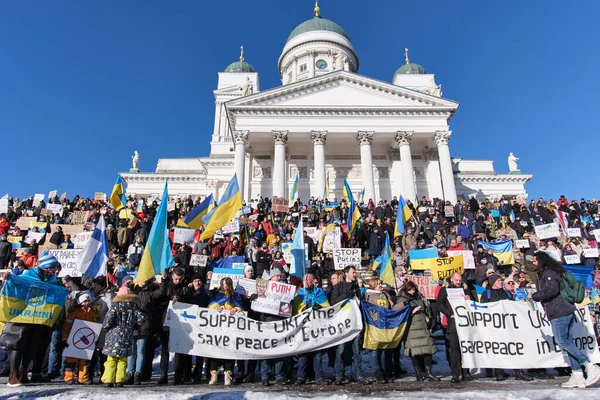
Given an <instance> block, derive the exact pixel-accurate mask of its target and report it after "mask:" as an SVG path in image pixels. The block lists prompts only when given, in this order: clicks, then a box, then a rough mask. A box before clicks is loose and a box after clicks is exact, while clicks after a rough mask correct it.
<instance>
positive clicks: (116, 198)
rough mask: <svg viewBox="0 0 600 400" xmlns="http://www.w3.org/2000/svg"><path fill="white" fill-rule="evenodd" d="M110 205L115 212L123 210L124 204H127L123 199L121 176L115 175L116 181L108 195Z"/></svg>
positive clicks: (123, 189)
mask: <svg viewBox="0 0 600 400" xmlns="http://www.w3.org/2000/svg"><path fill="white" fill-rule="evenodd" d="M110 204H112V206H113V208H114V209H115V210H117V211H118V210H120V209H121V208H124V207H125V204H127V199H126V198H125V182H123V179H122V178H121V174H119V175H117V181H116V182H115V186H113V190H112V193H111V194H110Z"/></svg>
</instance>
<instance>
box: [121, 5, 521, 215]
mask: <svg viewBox="0 0 600 400" xmlns="http://www.w3.org/2000/svg"><path fill="white" fill-rule="evenodd" d="M405 54H406V56H405V58H406V60H405V62H406V63H405V64H404V65H402V66H401V67H400V68H398V70H396V72H395V74H394V76H393V78H392V82H391V83H389V82H383V81H380V80H377V79H373V78H369V77H366V76H363V75H359V74H358V68H359V59H358V55H357V54H356V52H355V51H354V47H353V46H352V42H351V41H350V38H349V36H348V34H347V33H346V32H345V31H344V30H343V29H342V28H341V27H340V26H339V25H338V24H336V23H335V22H333V21H330V20H328V19H325V18H322V17H321V16H320V9H319V7H318V5H316V7H315V10H314V17H313V18H311V19H309V20H307V21H305V22H303V23H301V24H300V25H298V26H297V27H296V28H295V29H294V30H293V31H292V32H291V33H290V35H289V37H288V39H287V42H286V43H285V46H284V47H283V51H282V52H281V56H279V60H278V64H277V65H278V69H279V73H280V75H281V81H282V85H281V86H279V87H275V88H272V89H268V90H265V91H260V85H259V78H258V72H256V71H255V70H254V68H253V67H252V65H250V64H249V63H248V62H246V61H245V60H244V54H243V48H242V54H241V56H240V59H239V61H236V62H234V63H232V64H231V65H229V66H228V67H227V68H226V69H225V71H224V72H219V81H218V85H217V89H216V90H215V91H214V95H215V121H214V130H213V134H212V139H211V142H210V145H211V151H210V155H209V156H208V157H201V158H161V159H159V160H158V164H157V166H156V171H155V172H140V171H139V170H138V169H137V167H138V165H137V163H136V162H134V168H133V169H132V170H130V171H129V172H125V173H122V174H121V175H122V177H123V179H124V180H125V181H126V182H127V184H128V188H127V193H128V194H134V195H137V196H138V197H147V196H156V195H158V194H160V193H161V192H162V189H163V187H164V182H165V180H166V179H168V181H169V195H170V196H179V195H181V196H184V195H192V196H194V197H195V196H198V195H199V196H202V197H204V196H207V195H208V194H210V193H213V194H214V195H215V198H216V199H219V198H220V196H221V194H222V193H223V191H224V190H225V188H226V187H227V184H228V183H229V181H230V180H231V177H232V175H233V173H234V172H235V173H236V174H237V177H238V182H239V187H240V191H241V193H242V194H243V198H244V199H245V200H246V201H249V200H251V199H255V198H258V197H259V196H263V197H271V196H276V197H289V193H290V188H291V186H292V184H293V182H294V180H295V178H296V176H298V177H299V194H298V195H299V198H300V199H303V200H308V198H310V197H311V196H314V197H315V198H323V197H324V196H327V197H328V198H330V199H333V198H334V197H338V198H340V197H341V194H342V186H343V182H344V179H347V181H348V183H349V185H350V187H351V188H352V190H353V191H355V192H356V194H358V193H360V192H362V190H363V189H364V191H365V193H364V197H363V198H364V200H365V201H368V200H369V199H373V200H374V201H376V202H377V201H379V200H382V199H392V197H393V196H399V195H400V194H402V195H403V196H404V198H406V199H411V200H413V199H415V197H416V196H418V197H419V198H420V197H422V196H425V197H427V198H429V199H431V198H440V199H445V200H449V201H450V202H452V203H455V202H456V201H457V199H461V198H464V199H466V198H468V197H470V196H472V195H474V196H476V197H477V198H478V199H484V198H490V199H497V198H499V197H500V196H502V195H505V196H511V197H516V198H520V199H525V198H527V193H526V191H525V187H524V185H525V183H526V182H527V181H528V180H529V179H531V177H532V175H526V174H521V173H520V171H519V170H518V169H517V168H516V161H515V160H516V158H515V157H514V156H512V154H511V157H513V158H512V162H511V160H510V157H509V164H510V165H511V167H510V169H511V172H510V173H507V174H498V173H496V172H495V171H494V166H493V161H491V160H464V159H461V158H455V157H451V156H450V142H451V140H450V139H451V137H452V131H451V130H450V126H449V123H450V120H451V119H452V117H453V116H454V113H455V112H456V110H457V108H458V105H459V104H458V103H457V102H455V101H452V100H448V99H445V98H443V97H442V92H441V85H438V84H437V83H436V81H435V75H434V74H429V73H427V71H426V70H425V69H424V68H423V67H422V66H421V65H419V64H415V63H412V62H410V60H409V58H408V50H406V51H405ZM327 180H328V182H329V185H328V186H329V190H330V193H328V194H325V188H326V181H327ZM358 197H359V196H356V198H358Z"/></svg>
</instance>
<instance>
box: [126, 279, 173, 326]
mask: <svg viewBox="0 0 600 400" xmlns="http://www.w3.org/2000/svg"><path fill="white" fill-rule="evenodd" d="M133 293H134V294H135V295H137V296H138V297H139V299H140V309H141V310H142V312H143V313H144V315H145V317H146V318H145V319H144V323H143V324H142V325H140V329H139V331H138V335H139V336H148V335H151V334H153V333H157V332H160V331H161V328H162V313H160V312H159V311H158V307H156V303H157V301H158V300H159V299H161V298H163V297H164V296H165V295H166V293H167V281H166V280H165V281H163V283H162V284H161V285H160V286H158V285H155V284H146V286H144V287H141V286H135V287H134V288H133Z"/></svg>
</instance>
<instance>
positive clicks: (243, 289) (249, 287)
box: [235, 278, 256, 297]
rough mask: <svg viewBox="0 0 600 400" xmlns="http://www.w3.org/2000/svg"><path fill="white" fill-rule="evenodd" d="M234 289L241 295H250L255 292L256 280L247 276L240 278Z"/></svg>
mask: <svg viewBox="0 0 600 400" xmlns="http://www.w3.org/2000/svg"><path fill="white" fill-rule="evenodd" d="M235 291H236V292H238V293H239V294H240V295H242V296H248V297H250V296H252V295H253V294H254V293H256V280H254V279H249V278H240V279H239V280H238V284H237V286H236V288H235Z"/></svg>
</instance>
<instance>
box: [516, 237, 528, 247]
mask: <svg viewBox="0 0 600 400" xmlns="http://www.w3.org/2000/svg"><path fill="white" fill-rule="evenodd" d="M515 246H516V248H517V249H528V248H529V247H530V246H529V239H521V240H515Z"/></svg>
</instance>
